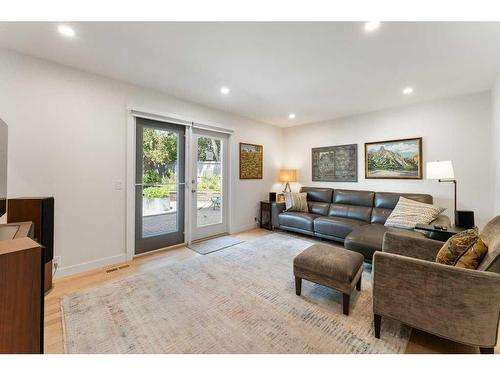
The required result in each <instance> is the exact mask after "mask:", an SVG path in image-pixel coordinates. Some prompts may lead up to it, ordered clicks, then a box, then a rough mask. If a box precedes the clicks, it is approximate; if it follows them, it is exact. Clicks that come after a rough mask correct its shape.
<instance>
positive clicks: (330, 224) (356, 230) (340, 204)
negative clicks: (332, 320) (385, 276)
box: [272, 187, 451, 260]
mask: <svg viewBox="0 0 500 375" xmlns="http://www.w3.org/2000/svg"><path fill="white" fill-rule="evenodd" d="M301 192H307V201H308V206H309V212H308V213H306V212H288V211H285V204H284V203H273V213H272V220H273V227H275V228H280V229H284V230H288V231H293V232H298V233H302V234H308V235H312V236H316V237H320V238H325V239H328V240H333V241H338V242H342V243H344V246H345V248H346V249H349V250H354V251H357V252H359V253H361V254H363V255H364V257H365V259H367V260H371V259H372V257H373V253H374V252H375V251H381V250H382V242H383V239H384V234H385V233H386V232H388V231H392V232H403V233H405V234H407V235H411V236H415V237H418V238H423V237H425V235H424V234H423V233H420V232H415V231H410V230H405V229H397V228H389V227H386V226H384V223H385V221H386V219H387V218H388V217H389V215H390V214H391V212H392V210H393V209H394V207H395V206H396V204H397V203H398V200H399V197H401V196H403V197H405V198H408V199H412V200H416V201H419V202H423V203H432V196H431V195H428V194H408V193H383V192H374V191H361V190H345V189H330V188H317V187H303V188H301ZM438 223H439V224H441V225H446V226H451V223H450V220H449V218H448V217H447V216H445V215H440V216H439V217H438V218H437V219H436V220H435V221H434V222H433V223H431V224H438Z"/></svg>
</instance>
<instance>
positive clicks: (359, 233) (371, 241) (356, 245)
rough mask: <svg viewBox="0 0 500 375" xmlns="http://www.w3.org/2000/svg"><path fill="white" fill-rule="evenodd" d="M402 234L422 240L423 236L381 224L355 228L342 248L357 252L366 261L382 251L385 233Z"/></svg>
mask: <svg viewBox="0 0 500 375" xmlns="http://www.w3.org/2000/svg"><path fill="white" fill-rule="evenodd" d="M389 231H391V232H402V233H405V234H406V235H410V236H412V237H419V238H423V237H424V235H423V234H422V233H419V232H414V231H409V230H406V229H398V228H390V227H386V226H384V225H382V224H370V225H363V226H360V227H358V228H355V229H354V230H353V231H352V232H351V233H349V235H347V237H346V238H345V241H344V247H345V248H346V249H348V250H353V251H357V252H359V253H361V254H363V255H364V256H365V258H367V259H371V258H372V257H373V253H374V252H375V251H382V243H383V242H384V235H385V233H386V232H389Z"/></svg>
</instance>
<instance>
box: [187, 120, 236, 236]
mask: <svg viewBox="0 0 500 375" xmlns="http://www.w3.org/2000/svg"><path fill="white" fill-rule="evenodd" d="M217 134H220V135H221V136H220V138H219V139H222V141H223V148H222V210H221V215H222V219H223V221H222V223H219V224H211V225H207V226H205V227H201V229H199V232H200V234H201V235H200V236H197V237H196V238H195V235H196V230H197V228H198V227H197V215H195V213H197V211H196V210H197V208H198V207H197V206H198V201H197V199H196V196H197V192H196V193H193V192H192V189H194V188H195V186H196V190H198V186H197V185H196V184H193V181H194V180H197V177H198V176H197V175H198V165H197V163H198V155H197V150H198V146H197V144H196V143H197V142H196V140H197V138H198V137H208V138H217ZM190 151H191V154H190V155H189V157H190V159H191V161H190V165H191V170H190V172H191V173H190V175H189V177H188V178H189V182H190V184H191V185H190V188H189V190H188V191H187V194H188V195H190V198H191V204H190V209H191V211H190V212H189V213H188V214H189V215H190V217H189V218H190V221H189V226H190V228H189V231H190V238H189V240H190V242H189V243H191V241H197V240H199V239H203V238H208V237H212V236H217V235H219V234H223V233H229V212H230V209H229V205H230V203H229V202H230V193H229V186H230V179H229V174H230V164H229V163H230V157H229V155H230V134H227V133H222V132H217V131H213V130H209V129H203V128H199V127H195V128H193V129H192V130H191V150H190ZM195 154H196V155H195ZM188 178H186V179H188ZM195 216H196V218H195ZM216 225H217V226H219V227H222V231H220V232H218V233H203V232H209V230H210V227H212V228H213V227H214V226H216ZM204 228H205V230H204Z"/></svg>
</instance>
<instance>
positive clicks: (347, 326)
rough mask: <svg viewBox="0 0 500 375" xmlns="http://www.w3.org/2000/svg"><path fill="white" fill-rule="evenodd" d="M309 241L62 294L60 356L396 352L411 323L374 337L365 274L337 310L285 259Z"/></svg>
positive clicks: (242, 248)
mask: <svg viewBox="0 0 500 375" xmlns="http://www.w3.org/2000/svg"><path fill="white" fill-rule="evenodd" d="M310 245H311V241H307V240H303V239H299V238H296V237H292V236H288V235H284V234H276V233H275V234H270V235H267V236H264V237H260V238H258V239H256V240H253V241H248V242H244V243H241V244H239V245H236V246H233V247H231V248H228V249H226V250H221V251H218V252H216V253H212V254H209V255H207V256H203V257H195V258H190V259H187V260H185V261H180V262H179V263H174V264H171V265H168V266H164V267H161V268H156V269H154V270H151V271H148V272H144V273H141V274H137V275H134V276H131V277H128V278H126V279H123V280H120V281H115V282H110V283H108V284H103V285H101V286H99V287H96V288H93V289H88V290H85V291H81V292H78V293H76V294H73V295H71V296H68V297H66V298H64V299H63V300H62V306H63V319H64V326H65V348H66V351H67V352H68V353H401V352H403V351H404V349H405V347H406V344H407V342H408V338H409V335H410V329H409V328H407V327H404V326H402V325H400V324H399V323H397V322H394V321H391V320H389V319H383V321H382V339H380V340H377V339H376V338H375V337H374V335H373V325H372V299H371V284H370V280H371V277H370V274H369V272H367V271H365V273H364V275H363V278H364V279H363V286H362V291H361V292H359V293H357V292H355V294H354V295H353V297H352V301H351V313H350V315H349V316H345V315H343V314H342V310H341V300H342V296H341V294H340V293H339V292H336V291H333V290H330V289H328V288H326V287H322V286H319V285H315V284H313V283H310V282H306V281H304V283H303V286H302V296H300V297H298V296H296V295H295V288H294V277H293V270H292V260H293V258H294V256H296V255H297V254H299V253H300V252H301V251H303V250H304V249H306V248H307V247H309V246H310Z"/></svg>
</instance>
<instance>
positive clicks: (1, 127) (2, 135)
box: [0, 118, 8, 223]
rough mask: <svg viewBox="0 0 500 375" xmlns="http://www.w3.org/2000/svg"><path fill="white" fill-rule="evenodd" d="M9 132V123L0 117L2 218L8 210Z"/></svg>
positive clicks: (0, 208)
mask: <svg viewBox="0 0 500 375" xmlns="http://www.w3.org/2000/svg"><path fill="white" fill-rule="evenodd" d="M7 134H8V127H7V124H6V123H5V122H4V121H3V120H2V119H1V118H0V218H1V217H2V216H3V215H5V212H6V210H7V140H8V137H7ZM1 222H2V221H1V220H0V223H1Z"/></svg>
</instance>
